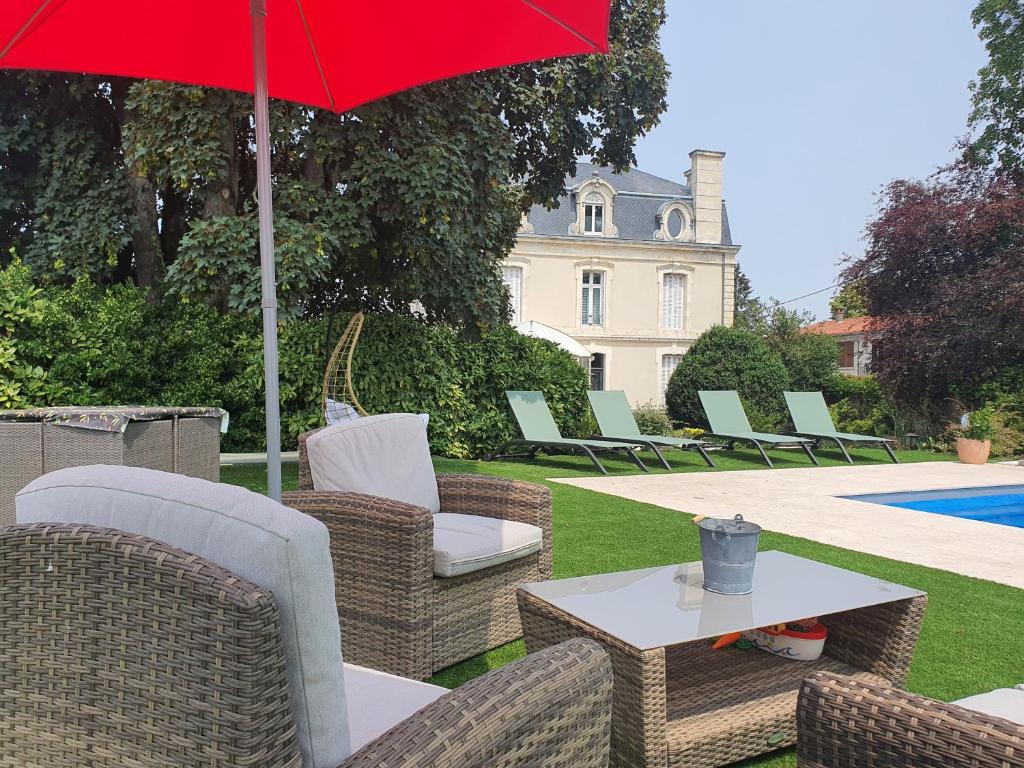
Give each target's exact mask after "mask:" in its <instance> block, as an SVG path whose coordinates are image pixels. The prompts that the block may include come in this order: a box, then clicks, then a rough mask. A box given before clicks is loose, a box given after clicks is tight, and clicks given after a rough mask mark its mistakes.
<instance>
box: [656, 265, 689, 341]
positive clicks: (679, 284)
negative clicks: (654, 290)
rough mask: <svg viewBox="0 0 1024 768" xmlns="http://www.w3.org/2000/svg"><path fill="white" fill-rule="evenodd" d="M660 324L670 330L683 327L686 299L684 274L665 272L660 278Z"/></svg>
mask: <svg viewBox="0 0 1024 768" xmlns="http://www.w3.org/2000/svg"><path fill="white" fill-rule="evenodd" d="M661 290H662V297H661V325H662V327H663V328H667V329H670V330H680V329H682V327H683V318H684V316H685V309H686V307H685V301H686V276H685V275H676V274H667V275H665V276H664V278H663V279H662V288H661Z"/></svg>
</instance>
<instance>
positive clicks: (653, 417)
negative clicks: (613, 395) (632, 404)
mask: <svg viewBox="0 0 1024 768" xmlns="http://www.w3.org/2000/svg"><path fill="white" fill-rule="evenodd" d="M633 418H634V419H636V425H637V426H638V427H640V434H641V435H664V436H671V435H672V420H671V419H670V418H669V417H668V413H667V412H666V411H665V409H664V408H663V407H662V406H660V405H655V404H654V403H644V404H642V405H638V406H637V407H636V408H634V409H633Z"/></svg>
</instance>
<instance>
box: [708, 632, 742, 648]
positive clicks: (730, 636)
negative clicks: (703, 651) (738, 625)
mask: <svg viewBox="0 0 1024 768" xmlns="http://www.w3.org/2000/svg"><path fill="white" fill-rule="evenodd" d="M742 634H743V633H742V632H729V633H727V634H724V635H722V636H721V637H720V638H718V639H717V640H715V643H714V645H712V646H711V648H712V650H715V651H717V650H718V649H720V648H728V647H729V646H730V645H732V644H733V643H735V642H736V641H737V640H739V639H740V637H741V636H742Z"/></svg>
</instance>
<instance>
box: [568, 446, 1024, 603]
mask: <svg viewBox="0 0 1024 768" xmlns="http://www.w3.org/2000/svg"><path fill="white" fill-rule="evenodd" d="M552 482H557V483H565V484H566V485H574V486H577V487H579V488H586V489H588V490H592V491H599V492H601V493H607V494H610V495H612V496H621V497H623V498H627V499H633V500H634V501H641V502H647V503H649V504H656V505H658V506H659V507H667V508H668V509H676V510H679V511H681V512H688V513H690V514H704V515H710V516H714V517H731V516H732V515H734V514H736V513H737V512H739V513H741V514H742V515H743V516H744V517H745V518H747V519H748V520H751V521H752V522H755V523H758V524H759V525H761V526H762V527H763V528H765V529H767V530H770V531H777V532H779V533H785V534H789V535H791V536H800V537H802V538H805V539H811V540H813V541H820V542H822V543H824V544H833V545H835V546H837V547H844V548H846V549H852V550H856V551H858V552H866V553H868V554H872V555H880V556H882V557H889V558H892V559H894V560H902V561H904V562H909V563H918V564H920V565H927V566H930V567H932V568H941V569H943V570H947V571H953V572H955V573H960V574H963V575H965V576H976V577H978V578H980V579H988V580H989V581H995V582H999V583H1001V584H1009V585H1010V586H1014V587H1020V588H1024V528H1013V527H1010V526H1006V525H995V524H993V523H982V522H978V521H976V520H963V519H960V518H955V517H947V516H945V515H937V514H934V513H931V512H918V511H915V510H909V509H899V508H896V507H886V506H883V505H881V504H869V503H866V502H863V501H852V500H849V499H840V498H836V497H837V496H844V495H852V494H860V493H887V492H894V491H921V490H932V489H939V488H969V487H981V486H988V485H1018V484H1020V485H1024V467H1021V466H1018V465H1014V464H987V465H984V466H968V465H966V464H959V463H955V462H945V461H941V462H923V463H917V464H898V465H897V464H879V465H867V466H848V467H815V468H808V469H777V470H761V471H753V470H748V471H741V472H690V473H685V474H671V475H646V476H642V475H625V476H616V477H593V478H553V479H552Z"/></svg>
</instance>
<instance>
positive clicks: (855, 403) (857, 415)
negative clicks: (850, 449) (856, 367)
mask: <svg viewBox="0 0 1024 768" xmlns="http://www.w3.org/2000/svg"><path fill="white" fill-rule="evenodd" d="M834 391H835V394H836V396H837V397H838V399H837V400H836V402H834V403H832V405H830V406H829V411H830V412H831V414H832V421H833V422H835V425H836V429H838V430H839V431H840V432H854V433H856V434H861V435H877V436H879V437H886V436H888V435H892V434H894V430H895V426H896V425H895V422H894V409H893V406H892V405H891V404H890V402H889V401H888V400H887V399H886V398H885V397H884V396H883V394H882V390H881V388H880V387H879V385H878V379H876V378H875V377H874V376H839V377H838V378H837V380H836V387H835V390H834Z"/></svg>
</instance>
